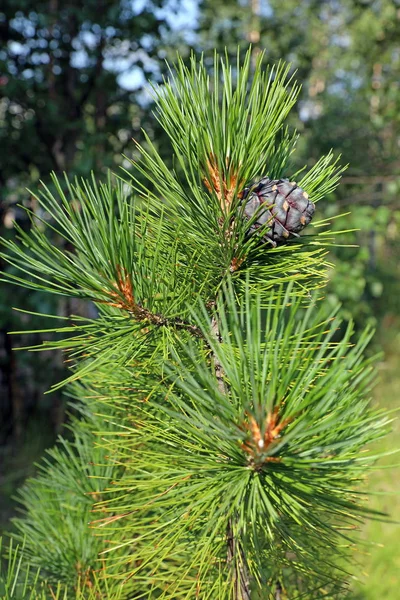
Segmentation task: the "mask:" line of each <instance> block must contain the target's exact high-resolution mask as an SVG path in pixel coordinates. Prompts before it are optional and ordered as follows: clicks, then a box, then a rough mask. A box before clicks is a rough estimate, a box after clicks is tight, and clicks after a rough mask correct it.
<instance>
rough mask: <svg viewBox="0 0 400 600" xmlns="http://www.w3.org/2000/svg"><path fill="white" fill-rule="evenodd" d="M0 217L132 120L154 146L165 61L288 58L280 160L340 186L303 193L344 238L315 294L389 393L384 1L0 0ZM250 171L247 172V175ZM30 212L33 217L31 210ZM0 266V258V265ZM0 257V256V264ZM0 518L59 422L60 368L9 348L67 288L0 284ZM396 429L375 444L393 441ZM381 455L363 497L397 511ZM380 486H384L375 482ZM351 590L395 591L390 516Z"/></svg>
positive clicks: (117, 147) (99, 165)
mask: <svg viewBox="0 0 400 600" xmlns="http://www.w3.org/2000/svg"><path fill="white" fill-rule="evenodd" d="M0 38H1V46H0V229H1V232H0V233H1V235H2V236H5V237H12V236H13V229H12V227H13V221H14V220H15V221H17V222H18V223H19V224H20V225H21V227H23V228H26V229H29V227H30V222H29V219H28V217H27V214H26V213H25V212H24V211H23V210H22V209H21V208H20V207H19V205H23V206H25V207H26V208H28V209H30V210H31V211H33V212H34V213H36V214H38V212H39V208H38V206H37V204H36V201H35V198H34V197H33V195H32V194H31V193H30V192H29V191H27V189H29V190H36V189H37V187H38V182H39V180H40V179H41V180H43V181H44V182H45V183H47V182H48V180H49V173H50V172H51V171H55V172H56V173H58V174H60V173H62V172H63V171H67V172H68V174H69V175H71V176H74V175H76V176H84V177H87V176H89V175H90V172H91V171H94V172H95V174H96V176H97V177H98V178H102V177H104V176H105V175H106V171H107V169H109V168H112V169H114V170H117V169H118V168H119V166H121V165H122V166H124V160H125V159H124V158H123V154H127V155H129V156H132V154H133V153H134V144H133V142H132V138H135V139H137V140H139V141H140V140H141V139H142V134H141V128H142V127H143V128H145V129H146V131H147V132H148V133H149V135H150V137H151V138H152V140H153V142H154V143H155V144H156V145H157V147H158V148H159V149H160V151H161V152H162V153H163V156H165V158H166V160H168V157H169V150H168V143H167V141H166V139H165V136H164V134H163V133H162V131H160V129H159V127H158V124H157V122H156V121H155V119H154V117H153V115H152V100H151V93H150V90H149V86H148V84H147V81H148V80H150V81H152V82H160V81H161V80H162V77H163V75H164V74H165V72H166V66H165V59H169V60H173V59H174V56H175V55H176V52H177V51H179V52H180V53H181V54H182V55H183V56H184V57H186V58H188V56H189V54H190V52H191V51H192V50H194V51H195V52H204V54H205V59H206V63H207V64H209V65H210V68H211V65H212V53H213V49H214V48H216V49H217V50H219V51H221V52H224V49H225V48H226V49H227V52H228V54H229V55H231V56H234V55H235V54H236V48H237V46H238V45H239V46H240V48H241V51H242V52H243V53H244V51H245V50H246V48H247V47H248V44H249V43H252V44H253V48H254V50H253V51H254V53H255V54H256V53H257V52H258V51H259V50H260V49H266V54H267V58H268V60H269V61H270V62H277V61H278V60H279V59H284V60H286V61H290V62H291V64H292V68H293V72H294V71H297V74H296V77H297V79H298V80H299V81H301V82H302V91H301V96H300V101H299V103H298V104H297V107H296V109H295V110H294V112H293V113H292V115H291V119H290V125H291V126H292V127H293V128H297V130H298V131H299V132H300V134H301V138H300V141H299V144H298V150H297V152H296V155H295V158H294V161H295V165H294V167H295V168H297V167H299V166H302V165H303V164H304V163H307V164H308V165H311V164H313V162H314V161H315V160H316V159H317V158H318V157H319V156H320V155H321V154H322V153H326V152H328V151H329V149H330V148H333V150H334V152H335V153H336V154H342V162H344V163H349V168H348V170H347V172H346V173H345V176H344V178H343V184H342V185H341V187H340V188H339V190H338V192H337V193H335V195H334V196H333V197H330V198H328V199H327V200H326V201H325V202H323V203H322V204H323V206H322V204H320V205H319V206H318V209H319V210H320V211H323V212H324V213H325V214H326V215H327V216H335V215H338V214H340V213H348V211H351V214H347V215H346V216H344V217H342V218H341V219H338V220H337V221H334V223H337V224H336V225H335V227H337V228H338V229H350V230H351V229H359V230H360V231H355V232H352V233H348V234H346V235H345V236H341V239H340V241H341V243H345V244H349V245H350V247H337V248H332V252H331V260H332V262H333V263H334V264H335V269H332V273H331V280H330V284H329V287H328V290H327V301H328V302H331V303H334V302H337V301H338V300H339V301H340V302H341V303H342V309H341V311H342V316H343V317H344V319H345V320H349V319H354V320H355V322H356V325H357V330H358V331H360V330H362V328H364V327H365V326H366V324H367V323H369V322H372V323H373V324H374V325H375V327H376V330H377V333H376V336H375V342H374V348H373V349H371V352H373V351H376V350H382V351H383V357H382V359H381V360H380V362H379V364H378V368H379V371H380V380H379V383H378V385H377V387H376V389H375V392H374V397H375V398H374V401H375V402H377V403H379V404H380V405H381V406H386V407H390V408H394V407H396V406H398V395H399V391H400V349H399V341H400V333H399V332H400V260H399V259H400V154H399V153H400V0H397V1H396V0H325V1H324V0H302V1H301V2H299V1H298V0H154V1H150V0H120V1H117V0H79V2H78V1H74V0H47V1H41V0H34V1H33V0H18V1H15V0H2V3H1V8H0ZM260 175H261V174H260ZM39 216H40V214H39ZM0 268H4V264H2V263H1V262H0ZM7 268H8V267H7ZM0 286H1V288H0V423H1V433H0V488H1V496H0V529H3V530H6V529H7V527H9V524H8V522H9V518H10V517H11V516H12V515H13V514H14V512H15V509H16V507H15V503H14V501H13V499H12V497H13V494H14V492H15V489H16V487H17V486H19V485H20V484H21V483H22V482H23V481H24V479H25V478H26V477H27V476H29V475H32V474H33V473H34V469H35V467H34V462H35V461H36V460H38V459H39V458H40V456H41V455H42V453H43V451H44V449H45V448H46V447H48V446H49V445H51V444H52V443H53V442H54V440H55V438H56V436H57V434H58V433H59V432H60V431H61V429H62V426H63V423H64V422H65V418H66V417H65V404H66V401H65V398H64V397H63V396H62V394H61V393H60V392H55V393H52V394H48V395H45V391H46V390H48V389H49V387H50V386H51V384H52V383H53V382H55V381H57V380H59V379H60V378H61V377H62V376H63V371H64V367H63V363H62V358H61V357H60V356H58V355H57V354H55V353H51V354H46V353H39V354H37V353H28V352H26V351H19V352H15V348H16V347H21V346H26V345H32V344H37V343H40V341H41V337H40V335H38V334H20V335H10V333H9V332H10V331H18V330H29V329H38V328H41V327H45V326H46V318H45V317H37V316H36V317H32V316H31V315H29V314H26V313H20V312H16V311H15V310H13V307H21V308H22V307H23V308H24V309H25V310H29V311H32V312H38V313H46V312H48V313H50V314H60V315H69V314H71V313H81V314H82V313H85V311H87V310H88V309H87V308H86V307H84V306H80V305H79V304H76V305H75V304H74V303H73V302H71V301H70V300H65V299H58V300H57V299H55V298H51V297H48V296H45V295H41V294H40V293H29V294H28V293H27V292H26V291H23V290H19V289H18V288H16V287H13V288H12V287H11V286H4V285H3V284H1V283H0ZM399 431H400V427H399V425H398V424H396V423H395V424H394V432H393V435H392V437H390V438H388V439H387V441H386V442H385V447H384V448H382V447H380V448H379V450H382V449H383V450H390V449H392V448H394V447H395V446H396V445H397V447H399V441H398V440H399V438H398V435H397V437H396V433H397V434H398V433H399ZM395 461H396V459H393V458H391V457H388V459H387V460H386V461H381V463H380V468H379V470H377V472H376V473H375V474H374V475H373V476H371V478H370V481H369V482H368V483H367V484H366V485H367V486H369V488H370V489H373V490H374V491H375V492H376V491H377V492H379V494H378V495H377V496H373V497H371V500H370V503H371V504H372V505H373V506H374V507H377V508H379V509H380V510H384V511H388V512H390V513H391V514H392V515H393V516H394V518H396V512H397V518H398V517H399V514H400V511H399V507H400V502H399V496H398V495H396V492H398V491H399V485H398V482H399V478H400V471H399V469H396V468H387V467H388V465H390V464H393V463H394V462H395ZM381 492H387V493H386V494H384V495H381V494H380V493H381ZM362 535H363V537H364V538H365V540H367V542H368V543H367V544H366V545H365V548H364V549H363V550H362V551H361V552H360V554H359V557H358V558H359V561H360V567H359V575H360V578H361V579H362V580H363V582H364V585H363V586H361V584H359V583H357V582H355V583H354V598H358V599H360V600H361V599H363V600H376V599H377V598H381V597H384V598H386V599H389V600H391V599H393V600H394V599H397V598H398V588H397V586H398V585H399V584H400V575H399V573H400V552H399V550H398V547H399V546H400V543H399V540H400V529H399V527H398V526H396V525H387V524H386V525H383V524H381V523H378V522H376V523H371V524H369V525H367V526H366V527H365V529H364V531H363V533H362Z"/></svg>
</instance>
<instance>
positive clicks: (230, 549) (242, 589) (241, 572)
mask: <svg viewBox="0 0 400 600" xmlns="http://www.w3.org/2000/svg"><path fill="white" fill-rule="evenodd" d="M211 332H212V335H213V337H214V338H215V339H216V341H217V342H218V343H221V342H222V338H221V334H220V330H219V324H218V316H217V314H215V315H214V317H213V318H212V321H211ZM212 356H213V362H214V371H215V376H216V378H217V382H218V389H219V391H220V392H221V394H223V395H226V394H227V387H226V384H225V380H224V369H223V367H222V364H221V362H220V360H219V358H218V356H217V355H216V354H215V352H213V353H212ZM236 536H237V534H235V531H234V517H230V518H229V520H228V524H227V528H226V543H227V553H226V563H227V566H228V567H230V566H233V569H234V570H235V574H234V585H233V590H234V597H233V600H250V578H249V572H248V566H247V560H246V555H245V552H244V549H243V546H242V545H241V543H240V540H239V539H238V538H237V537H236Z"/></svg>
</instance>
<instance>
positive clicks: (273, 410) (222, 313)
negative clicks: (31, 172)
mask: <svg viewBox="0 0 400 600" xmlns="http://www.w3.org/2000/svg"><path fill="white" fill-rule="evenodd" d="M214 65H215V66H214V74H213V78H212V80H209V79H208V78H207V74H206V70H205V65H204V61H203V60H200V61H198V62H197V61H196V60H195V59H194V58H193V59H192V62H191V65H190V68H187V67H185V66H184V64H183V62H182V60H181V59H179V60H178V65H177V69H176V75H174V76H173V78H172V79H171V80H170V82H169V83H165V85H164V86H163V87H162V88H161V89H160V90H158V92H157V94H158V95H157V98H158V100H157V106H158V111H159V120H160V123H161V124H162V125H163V127H165V130H166V133H167V135H168V137H169V139H170V142H171V146H172V151H173V159H174V163H175V165H176V168H175V169H173V170H171V169H170V168H169V167H168V165H167V164H166V163H165V162H164V161H163V159H162V157H161V155H160V153H159V151H158V150H157V148H156V147H155V146H154V145H152V144H151V142H150V139H149V138H147V145H146V148H142V147H139V150H140V153H141V158H140V160H138V161H137V162H134V163H132V167H133V169H132V173H131V172H127V171H126V172H125V176H126V175H128V176H129V182H130V184H131V188H128V187H127V182H126V181H120V182H117V183H115V182H114V180H112V179H111V178H110V179H109V181H108V183H107V184H104V185H98V184H97V183H96V181H95V180H94V179H93V180H92V181H91V182H90V183H86V182H82V183H80V182H75V183H73V184H72V183H69V182H68V180H67V181H66V184H65V188H66V191H64V186H62V185H61V184H60V183H58V180H57V179H56V178H54V179H53V187H54V190H55V191H54V192H53V191H52V190H50V189H49V188H47V187H45V186H43V187H42V191H41V193H40V194H39V195H37V201H38V203H39V204H40V205H41V207H42V209H43V211H44V214H45V215H47V216H46V217H45V218H42V219H37V217H36V216H32V226H31V229H30V232H29V233H28V234H27V233H26V232H25V231H24V230H23V229H22V228H17V234H18V242H17V243H14V242H13V241H12V240H5V241H4V247H5V251H4V252H3V253H2V257H3V258H4V260H7V261H9V262H10V263H11V264H12V265H13V267H14V268H15V269H17V270H18V274H16V273H10V274H6V275H5V279H6V280H8V281H11V282H16V283H18V284H20V285H23V286H25V287H27V288H30V289H33V290H43V291H49V292H53V293H55V294H61V295H65V296H70V297H77V298H80V299H87V300H91V301H93V302H94V303H95V304H96V306H97V309H98V313H99V316H98V318H96V319H82V318H79V317H78V318H75V319H74V320H73V323H72V324H70V323H68V324H67V325H66V326H65V327H54V328H52V330H51V331H53V332H54V333H57V334H61V339H59V340H58V341H56V342H50V343H47V344H45V345H44V348H47V349H49V348H61V349H63V350H64V351H65V352H66V354H67V357H68V359H69V360H70V361H71V363H72V365H71V366H72V374H71V376H70V377H69V379H68V380H67V381H69V382H71V381H72V380H77V379H81V380H82V383H80V384H79V387H78V388H77V389H78V396H79V398H82V397H83V396H84V397H85V400H84V406H85V407H86V408H85V411H86V412H87V415H86V417H85V419H83V420H82V421H77V420H74V421H73V423H72V429H73V432H74V433H73V439H72V441H66V440H64V441H61V442H60V445H59V446H58V447H57V448H56V449H55V450H53V451H51V452H50V454H49V459H48V461H47V462H46V463H44V465H43V466H42V467H41V469H40V471H39V474H38V476H37V477H36V478H35V479H34V480H33V481H31V482H30V483H29V484H28V485H27V487H26V488H25V489H24V490H23V491H22V492H21V499H22V503H23V506H24V507H25V516H24V517H23V518H21V519H19V520H17V522H16V526H17V529H18V532H19V536H20V539H21V540H22V539H25V551H26V553H27V555H28V557H29V559H30V561H31V562H32V564H33V565H35V566H38V567H40V568H41V569H43V575H42V576H43V577H45V578H46V579H47V580H48V581H49V582H50V583H54V584H56V583H59V584H60V585H61V584H67V587H68V593H70V591H71V590H72V593H75V590H76V589H78V590H79V585H81V586H83V587H86V588H87V589H88V590H89V592H90V593H92V590H93V588H96V586H99V588H98V589H99V590H102V591H101V592H100V593H103V594H107V598H109V599H110V600H113V599H114V598H117V597H120V596H118V595H119V594H122V597H124V598H136V597H137V598H165V599H167V598H170V599H172V598H176V599H178V598H182V600H183V599H184V598H187V599H188V598H193V597H195V596H196V597H198V598H204V599H206V598H219V599H220V600H224V599H225V600H239V599H242V598H243V597H246V598H250V591H249V590H251V594H252V597H253V598H256V597H257V593H259V592H260V593H263V594H264V593H265V594H269V595H270V596H272V595H273V594H274V593H275V592H274V590H275V589H278V590H279V588H282V589H283V591H284V593H285V594H286V593H287V594H288V596H289V597H292V598H300V597H305V595H306V596H307V597H309V598H318V597H321V595H322V597H325V598H334V597H338V595H339V594H341V593H343V589H344V587H345V581H346V575H347V571H348V568H347V566H346V564H345V561H346V560H348V556H349V554H350V550H351V547H352V545H353V539H352V537H351V535H350V534H351V530H352V529H353V528H354V527H356V526H358V525H359V524H360V523H361V522H362V520H363V518H364V517H365V516H368V515H370V512H369V511H368V510H367V509H366V508H365V506H364V504H363V502H362V500H363V497H362V494H360V492H359V491H357V486H358V484H359V482H360V479H361V478H362V474H363V472H364V471H365V469H367V468H368V467H369V466H371V464H373V461H374V456H369V455H365V453H364V446H365V444H367V443H369V442H372V441H374V440H378V439H380V438H381V437H382V436H383V435H384V433H385V432H386V430H387V425H388V423H389V419H388V417H387V416H385V415H383V414H382V413H380V412H378V413H377V412H374V411H370V409H369V408H368V407H369V399H368V394H369V389H370V385H371V382H372V373H373V369H372V365H371V360H367V361H365V360H364V359H363V352H364V350H365V348H366V345H367V344H368V341H369V339H370V337H371V333H370V332H369V331H368V330H367V331H366V332H365V333H364V334H363V335H362V336H361V339H360V341H359V342H358V343H357V344H356V345H355V346H352V344H351V336H352V333H353V330H352V327H351V326H349V327H348V328H347V329H346V328H344V329H342V330H341V331H338V328H339V327H340V320H338V319H337V318H336V317H335V315H331V316H330V317H329V318H326V317H323V316H322V315H323V314H326V308H325V307H324V305H322V304H321V308H320V309H319V306H318V304H319V301H318V299H317V296H316V295H315V294H314V295H312V294H310V291H311V290H313V289H314V290H315V288H319V287H320V286H321V285H322V283H323V282H324V280H325V279H326V267H327V264H326V262H325V260H326V259H325V255H326V247H327V245H329V244H330V243H331V241H332V233H331V232H330V231H329V230H327V231H326V228H327V227H329V223H328V221H327V220H325V219H322V220H320V221H319V222H318V221H317V222H316V223H315V224H314V225H315V226H316V227H315V229H316V230H317V231H318V228H319V227H321V229H322V233H318V232H316V233H313V235H311V236H307V235H304V236H302V237H301V238H298V239H297V238H296V239H295V240H289V242H288V243H286V244H281V245H279V246H278V247H277V248H271V247H270V246H269V245H268V244H267V243H264V242H263V241H262V237H261V236H260V235H249V230H250V227H251V224H252V222H251V220H250V221H247V220H246V219H244V217H243V206H242V203H241V191H242V190H243V187H244V186H245V185H246V184H249V183H251V179H253V178H261V177H262V176H265V175H266V174H268V169H269V165H270V164H271V165H272V167H271V168H272V169H273V171H274V173H276V174H279V175H282V174H283V175H290V169H291V167H290V164H291V163H290V161H289V158H290V157H291V155H292V153H293V150H294V144H295V141H296V134H294V135H291V134H290V133H289V132H288V130H287V128H286V126H285V123H284V121H285V117H286V115H287V113H288V111H289V109H290V108H291V106H292V104H293V102H294V99H295V95H296V89H297V88H296V86H292V84H291V82H290V80H289V81H288V79H287V74H288V69H287V68H286V67H285V66H283V65H282V66H279V67H278V68H277V69H276V70H275V71H274V70H267V71H266V73H264V71H263V69H264V67H263V57H262V56H261V57H260V58H259V59H258V61H257V63H256V65H255V67H254V72H253V73H252V72H251V68H250V67H251V53H250V51H248V53H247V55H246V57H245V58H244V60H243V61H242V62H240V61H239V60H238V62H237V63H236V67H235V69H233V68H231V67H230V63H229V61H228V60H227V59H222V60H221V61H220V59H219V58H218V57H217V56H216V58H215V63H214ZM217 65H221V66H220V70H219V68H217ZM303 171H304V169H301V170H300V172H298V175H299V174H300V175H301V177H300V179H299V184H300V186H301V187H303V188H304V189H305V191H306V192H308V194H309V195H310V197H311V199H315V200H318V201H319V200H321V199H322V198H323V196H324V195H326V194H330V193H332V192H333V190H334V189H335V187H336V186H337V184H338V181H339V178H340V174H341V172H342V169H341V167H340V166H338V163H337V161H335V160H334V159H333V156H332V153H331V152H329V153H328V154H327V155H326V156H325V157H322V158H321V159H320V160H318V161H317V162H316V163H315V164H314V166H312V167H311V168H310V169H309V170H308V171H307V172H304V173H303ZM132 189H133V192H132ZM265 227H268V223H267V224H266V225H265ZM48 230H50V231H53V232H55V233H56V235H57V236H59V238H61V239H62V240H64V242H65V244H64V246H65V249H64V250H63V251H61V250H60V249H59V248H57V247H55V246H53V245H52V244H51V242H50V241H49V238H48V236H47V235H46V232H47V231H48ZM260 233H261V234H262V233H263V231H262V230H261V232H260ZM288 284H289V285H288ZM36 349H39V348H37V347H36ZM75 385H77V384H75ZM103 405H104V406H105V409H104V410H103V409H101V408H100V407H101V406H103ZM99 410H102V413H103V414H101V415H100V414H98V411H99ZM88 495H89V496H88ZM93 511H94V512H95V513H96V514H93V520H92V523H91V527H90V528H89V525H88V521H89V520H90V514H91V513H92V512H93ZM63 513H64V514H63ZM49 538H50V539H49ZM42 547H43V548H44V550H42V549H41V548H42ZM103 564H104V568H103V567H102V566H101V565H103ZM96 571H98V573H97V574H96ZM106 585H109V588H108V589H107V588H106V587H105V586H106ZM245 594H246V595H245Z"/></svg>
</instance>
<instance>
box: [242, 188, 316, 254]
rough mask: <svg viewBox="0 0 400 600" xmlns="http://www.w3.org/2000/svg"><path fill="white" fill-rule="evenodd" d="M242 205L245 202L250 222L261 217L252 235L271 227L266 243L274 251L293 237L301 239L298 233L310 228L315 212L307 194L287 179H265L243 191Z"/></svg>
mask: <svg viewBox="0 0 400 600" xmlns="http://www.w3.org/2000/svg"><path fill="white" fill-rule="evenodd" d="M242 202H245V207H244V215H245V217H247V218H248V219H251V218H252V217H254V215H255V214H256V213H258V217H257V221H255V223H253V224H252V226H251V227H250V232H254V231H256V230H257V229H259V228H260V227H262V226H263V225H266V224H268V227H269V228H268V229H267V231H266V233H265V235H264V237H263V239H264V240H265V241H269V242H270V243H271V244H272V245H273V246H274V247H275V246H276V245H277V243H278V242H284V241H285V240H287V238H288V237H289V236H290V235H294V236H296V237H298V233H299V232H300V231H301V230H302V229H304V227H306V225H308V224H309V222H310V221H311V219H312V217H313V214H314V212H315V205H314V204H313V203H312V202H311V201H310V200H309V199H308V194H307V192H305V191H304V190H303V189H302V188H300V187H298V185H297V184H296V183H295V182H290V181H289V180H288V179H269V178H268V177H263V179H261V180H260V181H259V182H258V183H256V184H254V185H253V186H251V187H250V188H245V189H244V190H243V192H242ZM260 207H262V208H261V209H260Z"/></svg>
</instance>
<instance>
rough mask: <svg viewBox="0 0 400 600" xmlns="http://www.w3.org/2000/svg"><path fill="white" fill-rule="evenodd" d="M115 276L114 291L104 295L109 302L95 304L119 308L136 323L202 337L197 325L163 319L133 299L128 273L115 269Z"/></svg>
mask: <svg viewBox="0 0 400 600" xmlns="http://www.w3.org/2000/svg"><path fill="white" fill-rule="evenodd" d="M117 275H118V279H117V281H116V282H114V284H113V286H114V288H115V291H110V290H107V291H105V294H106V295H107V296H109V298H110V299H109V300H96V302H101V303H102V304H107V305H108V306H114V307H115V308H119V309H121V310H126V311H127V312H128V313H129V314H130V316H131V317H133V318H134V319H135V320H137V321H143V322H146V323H151V324H152V325H156V326H157V327H173V328H175V329H185V330H186V331H189V333H192V334H193V335H195V336H196V337H203V333H202V331H201V329H200V328H199V327H197V325H193V324H192V323H188V322H187V321H185V320H184V319H180V318H179V317H173V318H169V317H165V316H164V315H161V314H159V313H153V312H151V311H150V310H148V309H147V308H145V307H144V306H142V305H141V304H140V302H138V301H137V300H136V299H135V294H134V291H133V283H132V279H131V276H130V274H129V273H127V272H126V270H125V269H122V268H121V267H119V266H118V267H117Z"/></svg>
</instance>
